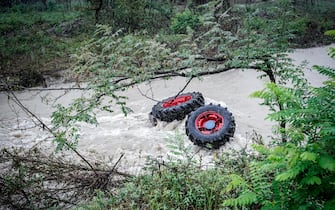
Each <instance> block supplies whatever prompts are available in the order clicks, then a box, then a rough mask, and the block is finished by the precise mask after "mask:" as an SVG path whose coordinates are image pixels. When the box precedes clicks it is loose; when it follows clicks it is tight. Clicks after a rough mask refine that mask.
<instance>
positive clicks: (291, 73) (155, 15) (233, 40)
mask: <svg viewBox="0 0 335 210" xmlns="http://www.w3.org/2000/svg"><path fill="white" fill-rule="evenodd" d="M28 2H29V1H28ZM32 2H33V1H32ZM70 3H71V1H66V3H63V4H61V3H57V2H54V1H42V2H41V3H39V2H36V4H33V5H30V7H27V6H26V5H22V4H12V3H8V2H7V1H3V5H2V7H1V10H3V11H4V12H3V13H2V14H1V16H2V17H1V19H0V20H1V21H2V22H1V25H0V26H1V28H0V33H1V36H2V37H3V39H2V41H1V42H0V46H1V48H0V49H1V54H0V58H1V70H2V71H1V76H2V78H5V79H4V80H3V81H2V83H3V84H2V85H3V88H4V89H7V90H8V89H11V88H20V87H21V86H31V85H34V84H36V83H39V82H40V81H29V82H27V81H23V80H25V79H26V78H28V77H27V74H29V75H33V74H32V72H36V75H33V77H31V79H33V80H35V79H36V77H37V75H43V74H44V72H43V71H45V70H51V71H54V70H59V69H62V68H67V67H69V66H70V64H71V65H72V68H71V71H70V72H69V73H70V76H71V78H72V79H76V80H77V81H82V80H84V79H85V81H87V87H85V88H84V89H86V90H87V91H89V92H90V94H87V95H85V96H83V97H82V98H78V99H76V100H74V101H73V102H72V103H71V104H70V105H69V106H63V105H58V109H57V110H56V111H55V112H54V113H53V115H52V123H53V127H52V128H50V129H49V128H48V129H49V131H50V132H51V133H52V135H53V136H54V138H55V142H56V144H57V150H64V149H68V150H72V151H73V152H76V145H77V143H78V141H80V135H79V134H80V133H79V132H78V129H77V122H86V123H91V124H98V122H97V119H96V117H95V113H96V111H97V110H104V111H113V110H114V109H116V107H117V106H119V107H120V108H121V109H122V110H123V111H124V113H125V114H127V113H128V111H129V109H128V108H127V106H126V98H124V97H122V96H120V91H122V90H124V89H125V88H127V87H129V86H131V85H133V84H136V83H141V82H144V81H150V80H153V79H155V78H167V79H168V78H170V77H173V76H183V77H189V78H193V77H201V76H202V75H206V74H215V73H218V72H223V71H226V70H229V69H233V68H251V69H255V70H256V71H260V72H262V73H263V77H268V79H269V83H268V85H267V86H266V87H265V89H264V90H260V91H258V92H256V93H254V94H253V96H254V97H259V98H261V99H263V100H264V105H267V106H269V108H270V110H271V111H272V113H271V114H270V115H269V119H271V120H274V121H276V122H278V127H277V130H276V133H275V135H274V141H273V143H272V145H263V144H262V141H261V138H259V137H258V138H256V137H255V139H254V141H255V145H254V146H253V148H254V149H253V151H246V150H242V151H232V152H229V153H225V154H217V156H216V163H215V166H213V167H212V168H207V169H206V170H204V168H203V167H202V165H201V161H199V160H196V159H194V155H193V154H191V152H190V149H189V148H187V147H185V146H184V144H183V139H182V138H181V137H180V136H178V135H177V136H176V137H175V138H174V139H171V142H170V144H171V145H170V147H171V149H172V153H173V154H174V156H171V157H169V159H168V160H164V161H163V160H159V159H148V163H147V167H146V169H145V171H144V172H143V174H142V175H139V176H137V177H131V176H125V177H126V178H125V179H122V182H117V183H118V184H115V182H111V183H110V182H109V180H110V178H109V176H111V175H112V173H111V171H112V172H113V170H114V168H112V169H111V171H108V170H105V169H99V170H97V169H96V170H94V167H93V166H92V165H90V164H89V163H88V166H87V165H86V168H85V171H89V170H91V169H92V170H93V173H88V174H86V176H85V173H82V172H80V170H81V168H84V166H80V167H74V168H75V169H76V171H75V172H73V174H75V175H76V176H78V177H86V178H87V177H89V178H90V179H93V177H95V176H96V177H98V178H99V180H100V181H96V180H95V179H94V180H95V181H96V182H89V181H87V180H89V179H84V180H85V181H86V182H85V183H81V185H78V186H79V187H78V189H81V188H80V186H82V187H83V192H85V193H83V194H82V197H80V191H76V194H75V196H76V197H75V198H78V199H77V200H74V199H73V198H74V197H73V196H71V195H69V194H66V192H64V194H63V195H62V196H54V197H53V196H49V194H48V193H50V192H45V191H43V189H44V188H43V186H44V185H43V183H44V181H45V180H43V177H47V178H48V180H57V177H58V176H60V177H63V176H64V177H65V175H67V176H66V178H69V177H71V175H72V176H73V174H71V172H70V171H69V170H68V168H66V167H61V165H62V164H65V165H66V164H68V163H66V162H62V161H60V160H57V161H56V160H50V159H49V158H48V157H44V156H43V155H40V154H38V155H39V157H41V158H40V159H43V160H45V161H44V163H46V162H48V161H51V162H52V163H53V165H52V166H50V168H49V169H47V168H44V167H47V165H46V166H45V165H43V167H42V169H43V170H39V169H37V168H36V167H33V166H34V165H29V164H28V163H27V158H25V159H24V158H20V156H19V154H20V153H19V152H14V153H12V152H10V151H7V150H6V151H3V153H2V154H3V156H2V157H3V158H1V159H0V160H1V161H4V162H5V161H8V159H10V158H13V159H14V158H15V161H13V162H14V163H15V164H12V167H11V170H9V172H8V174H7V175H6V176H4V177H1V183H2V185H1V191H3V192H5V193H4V195H5V196H3V198H2V200H1V201H2V202H3V203H4V204H5V205H8V206H10V207H13V208H23V207H25V208H44V207H51V206H57V205H60V206H67V207H68V206H69V205H75V204H77V203H78V202H79V201H81V200H80V199H83V200H84V199H89V198H90V196H89V195H93V193H92V192H93V191H94V190H97V191H96V197H94V198H93V200H92V201H90V202H86V204H82V207H80V206H79V207H78V208H79V209H81V208H84V209H86V208H89V209H106V208H116V209H219V208H222V209H294V208H297V209H332V207H333V206H334V205H335V197H334V195H335V186H334V183H333V180H334V178H335V153H334V151H335V142H334V140H335V139H334V136H335V121H334V119H335V116H334V112H333V110H335V103H334V98H335V92H334V90H335V70H334V69H331V68H328V67H321V66H315V70H317V71H318V72H320V73H321V74H324V75H326V76H327V77H328V78H329V79H328V80H327V81H326V82H324V84H323V86H322V87H318V88H315V87H311V86H310V85H309V84H308V82H307V81H306V79H305V78H304V77H303V71H302V69H301V68H300V67H296V66H293V65H292V63H291V61H290V59H289V58H288V57H287V53H288V52H289V50H290V49H291V48H292V47H297V46H300V47H301V46H304V47H307V46H315V45H319V44H324V43H329V41H330V37H332V36H334V31H333V30H331V29H333V28H335V23H334V13H333V11H334V8H335V3H334V2H332V1H326V0H324V1H321V0H319V1H311V2H310V3H306V2H305V1H299V0H296V1H288V0H280V1H266V2H257V3H254V4H235V5H233V3H232V2H231V3H230V2H229V1H163V0H161V1H150V0H142V1H140V0H138V1H128V0H115V1H93V0H92V1H87V2H82V1H72V4H70ZM94 24H96V27H94ZM326 31H327V32H326ZM325 32H326V34H327V35H328V36H325V35H324V33H325ZM82 40H85V42H82ZM75 49H76V50H75ZM60 52H61V53H60ZM69 54H72V59H71V60H68V59H67V57H68V55H69ZM334 54H335V50H334V49H331V50H330V56H332V57H334ZM18 61H20V62H18ZM51 64H52V65H51ZM53 65H54V66H53ZM63 65H64V66H63ZM60 66H62V67H60ZM51 67H54V68H51ZM13 69H15V70H13ZM185 69H191V70H190V71H184V70H185ZM24 72H27V73H24ZM41 73H43V74H41ZM87 78H89V79H87ZM29 80H30V79H29ZM41 80H43V78H42V79H41ZM287 84H290V85H287ZM106 100H108V101H109V103H108V104H107V105H106V103H104V101H106ZM43 127H45V125H43ZM35 152H36V151H35ZM8 154H9V155H8ZM29 154H31V153H29ZM34 154H35V153H33V155H34ZM32 159H33V158H32ZM34 160H35V159H34ZM84 160H85V159H84ZM25 161H26V162H25ZM36 161H37V160H36ZM31 163H32V162H30V164H31ZM84 164H85V163H84ZM51 168H53V169H51ZM55 168H56V169H55ZM77 171H78V172H77ZM48 172H49V173H48ZM62 174H63V175H62ZM64 174H65V175H64ZM117 174H118V175H122V176H123V174H120V173H117ZM76 176H74V177H76ZM41 177H42V178H41ZM55 177H56V178H55ZM64 177H63V178H64ZM22 180H24V181H22ZM65 180H66V179H65ZM69 180H70V181H69V183H66V182H65V183H61V186H66V187H68V188H64V189H71V187H72V186H73V185H75V186H77V185H76V184H75V183H76V182H78V180H75V181H74V180H73V179H69ZM101 180H103V182H101ZM63 181H64V180H63ZM79 182H80V181H79ZM17 183H20V184H19V185H18V184H17ZM87 183H88V184H87ZM101 183H103V185H101ZM110 185H112V186H110ZM36 186H38V187H36ZM90 186H91V188H90ZM111 188H112V189H111ZM64 189H62V190H64ZM34 190H35V191H34ZM60 191H61V190H60ZM36 192H39V193H36ZM71 192H72V191H71ZM46 195H47V196H46ZM67 196H68V197H69V198H68V200H67V199H66V198H67ZM17 198H22V199H21V200H20V199H17ZM40 200H43V203H41V202H39V201H40Z"/></svg>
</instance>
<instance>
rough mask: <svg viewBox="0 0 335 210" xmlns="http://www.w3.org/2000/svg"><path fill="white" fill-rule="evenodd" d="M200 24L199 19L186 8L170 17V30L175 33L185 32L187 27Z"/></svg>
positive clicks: (194, 26)
mask: <svg viewBox="0 0 335 210" xmlns="http://www.w3.org/2000/svg"><path fill="white" fill-rule="evenodd" d="M199 25H200V20H199V18H198V16H197V15H195V14H193V13H192V12H191V11H189V10H186V11H184V12H182V13H178V14H176V16H175V17H174V18H173V19H172V26H171V27H172V30H173V32H174V33H176V34H186V32H187V28H188V27H190V28H191V29H196V28H197V27H198V26H199Z"/></svg>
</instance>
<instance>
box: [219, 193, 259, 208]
mask: <svg viewBox="0 0 335 210" xmlns="http://www.w3.org/2000/svg"><path fill="white" fill-rule="evenodd" d="M254 203H257V194H256V193H254V192H251V191H247V192H244V193H242V194H241V195H240V196H238V197H237V198H232V199H227V200H225V201H224V202H223V205H224V206H241V207H244V206H248V205H251V204H254Z"/></svg>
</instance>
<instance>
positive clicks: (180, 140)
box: [82, 134, 260, 209]
mask: <svg viewBox="0 0 335 210" xmlns="http://www.w3.org/2000/svg"><path fill="white" fill-rule="evenodd" d="M184 141H186V139H185V138H184V136H183V135H180V134H176V135H175V136H171V137H170V138H169V139H168V145H169V148H171V151H170V152H169V155H168V157H167V158H164V159H163V158H148V161H147V164H146V168H145V171H144V172H143V174H141V175H139V176H138V177H135V178H134V179H133V180H131V181H130V182H128V183H126V184H125V185H124V186H123V187H122V188H121V189H119V190H118V191H116V192H115V193H114V194H113V195H105V196H103V197H100V196H97V198H96V199H95V200H93V201H91V202H89V203H88V204H86V205H84V206H83V207H82V208H84V209H85V208H88V207H92V208H96V207H97V208H112V209H221V208H222V207H224V206H223V201H224V199H227V198H228V196H229V195H236V193H237V192H238V191H236V190H234V189H235V188H237V186H238V185H239V184H240V182H241V181H243V178H245V177H248V176H249V173H248V172H247V171H248V166H247V165H246V163H247V162H249V161H253V160H255V156H253V155H248V154H247V153H245V151H235V152H229V153H223V154H218V155H217V156H216V157H213V158H215V159H217V162H216V166H215V167H211V166H207V165H204V163H203V162H202V157H201V156H198V155H197V154H195V153H194V151H192V150H190V147H189V146H187V145H186V144H185V143H184ZM235 170H236V172H237V171H245V172H246V173H244V174H243V175H242V176H243V178H242V177H240V176H239V175H235V176H233V175H231V176H230V177H232V178H233V180H232V181H231V182H230V177H228V176H227V173H234V172H235ZM244 183H245V182H244ZM259 189H260V188H257V190H259ZM255 196H256V195H255V194H254V193H252V192H249V193H247V192H246V193H245V194H244V195H242V196H241V202H244V203H245V204H251V203H254V200H255Z"/></svg>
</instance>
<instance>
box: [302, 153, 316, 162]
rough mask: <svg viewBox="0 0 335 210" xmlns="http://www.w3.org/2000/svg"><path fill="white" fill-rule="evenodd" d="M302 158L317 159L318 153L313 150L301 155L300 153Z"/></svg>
mask: <svg viewBox="0 0 335 210" xmlns="http://www.w3.org/2000/svg"><path fill="white" fill-rule="evenodd" d="M300 158H301V159H302V160H308V161H313V162H314V161H315V160H316V158H317V154H315V153H312V152H303V153H302V154H301V155H300Z"/></svg>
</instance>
